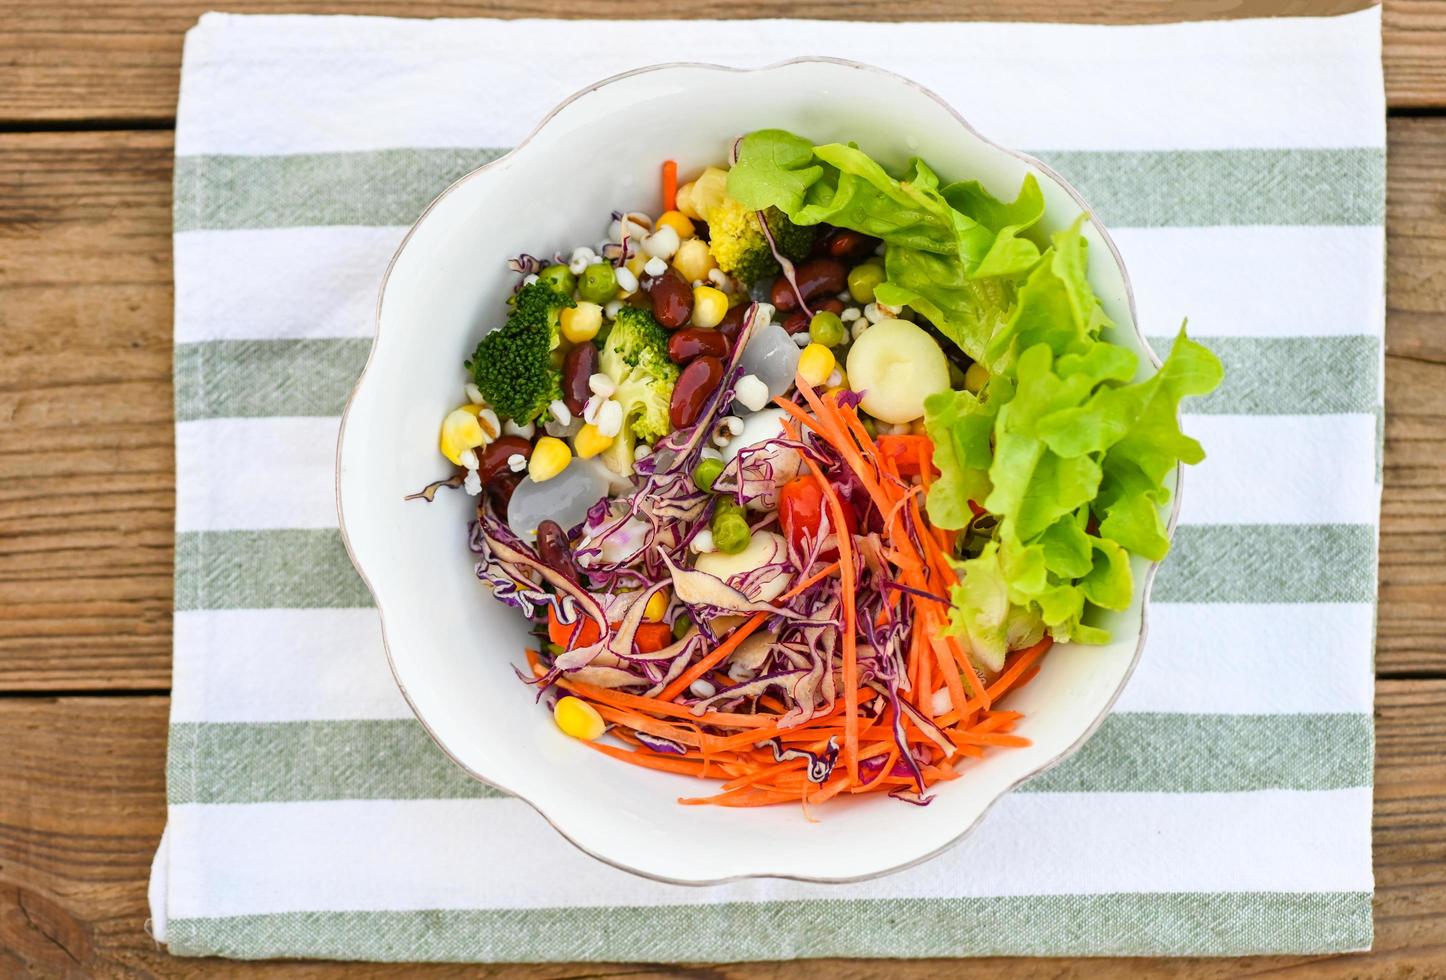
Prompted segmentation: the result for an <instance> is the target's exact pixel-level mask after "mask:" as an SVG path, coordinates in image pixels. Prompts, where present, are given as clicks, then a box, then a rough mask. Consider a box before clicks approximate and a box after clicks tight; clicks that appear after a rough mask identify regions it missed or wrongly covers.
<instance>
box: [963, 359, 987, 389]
mask: <svg viewBox="0 0 1446 980" xmlns="http://www.w3.org/2000/svg"><path fill="white" fill-rule="evenodd" d="M988 383H989V369H988V368H986V367H985V366H984V365H983V364H980V363H979V362H978V361H975V362H974V363H973V364H971V365H969V369H968V370H967V371H965V372H964V390H965V391H967V392H969V393H970V394H972V395H977V394H979V393H980V392H981V391H983V390H984V386H985V385H986V384H988Z"/></svg>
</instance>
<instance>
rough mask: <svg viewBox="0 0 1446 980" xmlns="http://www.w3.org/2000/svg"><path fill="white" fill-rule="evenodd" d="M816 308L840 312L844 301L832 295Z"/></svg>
mask: <svg viewBox="0 0 1446 980" xmlns="http://www.w3.org/2000/svg"><path fill="white" fill-rule="evenodd" d="M818 308H819V309H820V310H827V311H828V312H829V313H842V312H843V311H844V301H843V300H841V299H839V298H838V297H837V296H834V297H831V298H829V299H827V300H825V301H824V302H823V303H821V304H819V307H818Z"/></svg>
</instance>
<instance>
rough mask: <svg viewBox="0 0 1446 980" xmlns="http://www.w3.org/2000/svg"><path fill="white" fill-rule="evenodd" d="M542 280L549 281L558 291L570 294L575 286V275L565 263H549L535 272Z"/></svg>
mask: <svg viewBox="0 0 1446 980" xmlns="http://www.w3.org/2000/svg"><path fill="white" fill-rule="evenodd" d="M537 278H539V279H541V280H542V281H543V282H546V283H551V284H552V285H553V287H554V288H556V289H557V290H558V291H559V292H562V293H566V294H567V295H568V296H571V295H572V292H573V290H575V289H576V288H577V276H575V275H573V274H572V270H571V269H569V268H568V267H567V266H565V265H550V266H548V267H547V268H546V269H543V270H542V271H541V272H539V273H538V274H537Z"/></svg>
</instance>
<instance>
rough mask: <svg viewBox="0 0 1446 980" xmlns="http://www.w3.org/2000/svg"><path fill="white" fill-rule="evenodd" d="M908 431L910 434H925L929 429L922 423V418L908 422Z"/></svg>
mask: <svg viewBox="0 0 1446 980" xmlns="http://www.w3.org/2000/svg"><path fill="white" fill-rule="evenodd" d="M909 432H910V434H911V435H916V436H926V435H928V434H929V429H928V427H927V426H925V425H924V420H923V419H914V421H912V422H910V423H909Z"/></svg>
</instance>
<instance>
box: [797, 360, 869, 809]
mask: <svg viewBox="0 0 1446 980" xmlns="http://www.w3.org/2000/svg"><path fill="white" fill-rule="evenodd" d="M799 385H800V387H805V388H806V387H808V385H807V383H806V382H805V381H803V379H802V378H800V379H799ZM805 461H806V462H807V463H808V469H809V472H811V473H812V474H813V479H814V482H815V483H817V484H818V488H819V490H821V491H822V492H823V497H824V500H826V501H827V502H828V510H829V519H830V523H832V524H833V526H834V527H835V528H837V529H838V532H839V533H837V534H836V535H835V538H836V540H837V542H838V544H837V547H838V563H839V578H840V579H841V591H842V592H843V613H844V616H843V627H844V629H843V685H844V761H845V762H846V763H847V764H848V772H849V779H850V780H851V781H853V782H857V781H858V778H859V691H858V687H859V660H858V636H857V633H858V626H857V623H856V622H855V617H856V612H855V609H854V601H855V598H856V597H855V595H854V555H853V550H854V544H853V540H852V539H851V537H850V535H849V534H848V532H847V530H846V529H847V527H848V525H847V524H846V523H845V522H844V513H843V504H842V502H841V501H840V500H839V499H838V494H837V493H836V492H835V491H834V489H833V487H832V486H830V485H829V482H828V480H827V479H825V478H824V475H823V471H822V470H820V469H819V468H818V464H817V463H815V462H814V461H813V460H811V459H808V458H807V457H805Z"/></svg>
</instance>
